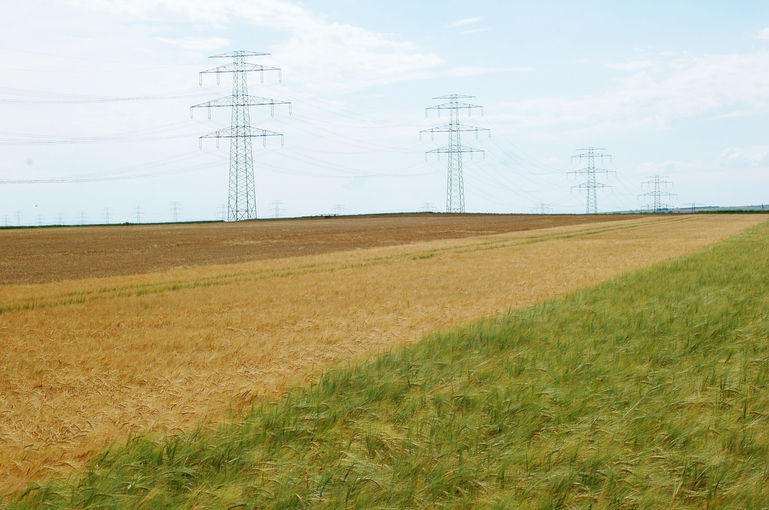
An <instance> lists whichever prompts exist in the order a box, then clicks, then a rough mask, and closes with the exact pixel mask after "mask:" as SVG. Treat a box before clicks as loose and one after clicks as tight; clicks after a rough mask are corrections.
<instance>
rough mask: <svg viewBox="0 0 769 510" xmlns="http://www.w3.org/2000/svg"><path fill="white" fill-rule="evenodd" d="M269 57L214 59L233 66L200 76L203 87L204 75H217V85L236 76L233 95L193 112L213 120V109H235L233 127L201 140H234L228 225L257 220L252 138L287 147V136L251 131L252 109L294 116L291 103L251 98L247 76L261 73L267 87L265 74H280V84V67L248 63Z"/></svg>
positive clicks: (232, 55)
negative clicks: (282, 108) (281, 109)
mask: <svg viewBox="0 0 769 510" xmlns="http://www.w3.org/2000/svg"><path fill="white" fill-rule="evenodd" d="M264 55H269V53H257V52H253V51H241V50H239V51H233V52H231V53H224V54H222V55H213V56H211V57H209V58H231V59H232V62H231V63H229V64H225V65H222V66H218V67H214V68H211V69H208V70H205V71H202V72H201V73H200V84H201V85H202V84H203V75H204V74H215V75H216V83H217V84H219V77H220V76H221V75H222V74H225V73H226V74H232V95H229V96H225V97H222V98H219V99H214V100H213V101H208V102H205V103H200V104H196V105H194V106H192V108H206V109H208V118H209V119H210V118H211V108H231V109H232V112H231V120H230V127H229V128H224V129H219V130H217V131H214V132H212V133H209V134H207V135H203V136H201V137H200V143H201V144H202V141H203V139H204V138H214V139H216V146H217V147H218V146H219V141H220V140H221V139H222V138H228V139H229V140H230V175H229V198H228V201H227V221H240V220H251V219H255V218H256V187H255V184H254V159H253V148H252V145H251V139H252V138H261V139H262V141H263V144H264V146H265V147H266V146H267V137H270V136H279V137H280V143H281V145H283V135H282V134H281V133H276V132H274V131H267V130H266V129H261V128H255V127H251V112H250V107H252V106H269V107H270V113H271V114H272V115H274V114H275V106H278V105H288V108H289V114H291V103H290V102H288V101H278V100H276V99H270V98H267V97H259V96H250V95H249V94H248V80H247V73H250V72H258V73H260V78H261V82H262V83H264V73H265V71H277V72H278V81H280V78H281V77H280V69H279V68H277V67H269V66H263V65H260V64H253V63H251V62H247V61H246V57H261V56H264Z"/></svg>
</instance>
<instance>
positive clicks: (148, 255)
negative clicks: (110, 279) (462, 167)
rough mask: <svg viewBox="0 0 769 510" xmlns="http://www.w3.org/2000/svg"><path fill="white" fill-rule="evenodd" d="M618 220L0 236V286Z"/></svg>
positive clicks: (433, 219)
mask: <svg viewBox="0 0 769 510" xmlns="http://www.w3.org/2000/svg"><path fill="white" fill-rule="evenodd" d="M623 219H627V217H626V216H618V215H546V216H536V215H525V214H523V215H522V214H494V215H491V214H463V215H458V214H392V215H371V216H341V217H332V218H322V217H319V218H300V219H285V220H259V221H245V222H238V223H183V224H175V225H174V224H171V225H168V224H166V225H115V226H93V227H62V228H30V229H8V230H4V229H0V285H2V284H6V283H41V282H52V281H57V280H74V279H82V278H90V277H93V276H114V275H127V274H137V273H146V272H149V271H158V270H161V269H168V268H173V267H178V266H193V265H204V264H229V263H233V262H245V261H248V260H264V259H274V258H283V257H295V256H298V255H315V254H319V253H328V252H334V251H343V250H353V249H357V248H371V247H376V246H393V245H398V244H408V243H412V242H418V241H431V240H434V239H458V238H462V237H469V236H478V235H485V234H501V233H504V232H516V231H521V230H532V229H538V228H546V227H557V226H564V225H577V224H581V223H592V222H603V221H617V220H623Z"/></svg>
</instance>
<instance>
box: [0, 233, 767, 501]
mask: <svg viewBox="0 0 769 510" xmlns="http://www.w3.org/2000/svg"><path fill="white" fill-rule="evenodd" d="M767 253H769V223H763V224H761V225H759V226H758V227H756V228H753V229H751V230H749V231H747V232H746V233H743V234H741V235H739V236H737V237H736V238H733V239H730V240H728V241H725V242H722V243H720V244H719V245H717V246H715V247H712V248H710V249H707V250H704V251H702V252H699V253H697V254H694V255H691V256H687V257H684V258H681V259H678V260H675V261H672V262H669V263H665V264H661V265H658V266H655V267H653V268H650V269H647V270H642V271H638V272H635V273H632V274H629V275H626V276H624V277H622V278H619V279H617V280H614V281H612V282H610V283H607V284H603V285H600V286H597V287H593V288H590V289H586V290H584V291H581V292H577V293H575V294H572V295H570V296H568V297H566V298H563V299H559V300H556V301H552V302H549V303H544V304H541V305H537V306H533V307H530V308H527V309H524V310H521V311H516V312H514V313H511V314H508V315H506V316H504V317H499V318H493V319H487V320H483V321H480V322H478V323H476V324H473V325H471V326H468V327H466V328H463V329H460V330H457V331H454V332H449V333H445V334H439V335H433V336H431V337H428V338H426V339H424V340H423V341H421V342H420V343H418V344H415V345H413V346H410V347H407V348H404V349H399V350H396V351H393V352H391V353H388V354H386V355H384V356H381V357H379V358H377V359H375V360H372V361H371V362H368V363H365V364H362V365H360V366H355V367H350V368H348V369H343V370H335V371H332V372H329V373H328V374H326V375H325V376H324V377H323V378H322V379H321V380H320V381H319V382H318V383H317V384H315V385H313V386H311V387H308V388H299V389H296V390H295V391H293V392H291V393H290V394H289V395H287V396H286V397H285V398H283V399H281V400H280V401H278V402H275V403H269V404H265V405H262V406H260V407H258V408H255V409H253V410H252V411H251V412H250V413H248V414H247V415H245V416H243V417H241V418H238V419H237V420H235V421H233V422H232V423H231V424H228V425H226V426H219V427H216V428H201V429H199V430H197V431H194V432H192V433H190V434H185V435H180V436H176V437H172V438H152V437H138V438H134V439H132V440H130V441H129V442H128V444H126V445H125V446H122V447H118V448H115V449H113V450H111V451H107V452H105V453H104V454H103V455H101V456H100V457H99V458H98V459H96V460H94V462H93V464H92V466H91V467H90V469H89V470H88V471H87V472H86V473H84V474H83V473H81V474H79V475H77V476H76V477H72V478H66V479H57V480H54V481H51V482H48V483H45V484H41V485H35V486H32V487H31V488H30V489H29V490H28V491H26V492H25V493H24V494H22V495H16V496H15V498H14V499H12V500H11V499H6V500H5V501H3V503H4V504H6V505H8V506H10V507H12V508H15V507H21V508H23V507H38V506H42V505H53V506H64V507H65V506H72V507H104V506H106V507H113V506H115V507H125V506H128V507H136V506H141V505H147V506H149V507H233V506H238V505H242V506H246V507H254V506H255V507H259V508H303V507H308V506H312V507H320V508H324V507H326V508H343V507H347V508H369V507H377V508H382V507H384V508H401V507H415V508H423V507H444V506H452V507H453V506H459V507H469V506H481V507H492V508H493V507H497V508H510V507H517V508H556V507H564V506H575V505H576V506H585V507H590V506H592V507H596V508H601V507H642V508H658V507H671V506H672V507H696V508H702V507H709V508H719V507H734V506H739V507H744V508H761V507H766V506H767V505H769V423H767V420H768V419H769V293H767V291H766V288H767V283H769V264H767V256H766V254H767Z"/></svg>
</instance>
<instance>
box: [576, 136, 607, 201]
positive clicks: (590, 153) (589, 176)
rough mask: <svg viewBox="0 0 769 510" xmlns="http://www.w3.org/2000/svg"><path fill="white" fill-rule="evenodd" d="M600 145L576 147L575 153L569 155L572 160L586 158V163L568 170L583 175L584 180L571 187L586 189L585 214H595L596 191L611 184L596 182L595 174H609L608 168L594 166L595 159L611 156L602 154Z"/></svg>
mask: <svg viewBox="0 0 769 510" xmlns="http://www.w3.org/2000/svg"><path fill="white" fill-rule="evenodd" d="M604 150H606V149H602V148H600V147H585V148H584V149H577V154H575V155H574V156H572V157H571V160H572V162H573V161H574V160H575V159H577V160H579V161H582V160H587V165H586V166H584V167H582V168H580V169H578V170H574V171H573V172H569V173H570V174H574V175H585V177H586V178H585V182H583V183H580V184H577V185H575V186H572V188H579V189H584V190H586V191H587V203H586V206H585V212H586V213H587V214H595V213H597V212H598V198H597V195H598V193H597V191H598V190H599V189H602V188H610V187H611V186H609V185H607V184H604V183H602V182H598V181H597V179H596V174H605V175H608V174H609V170H607V169H605V168H598V167H596V166H595V160H596V159H598V160H601V161H603V160H604V159H606V158H611V155H610V154H604V153H602V152H600V151H604Z"/></svg>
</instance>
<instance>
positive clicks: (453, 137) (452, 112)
mask: <svg viewBox="0 0 769 510" xmlns="http://www.w3.org/2000/svg"><path fill="white" fill-rule="evenodd" d="M473 97H475V96H463V95H460V94H449V95H448V96H439V97H434V98H433V99H435V100H448V102H445V103H441V104H437V105H435V106H431V107H429V108H426V109H425V117H427V116H428V115H429V113H430V111H431V110H432V111H437V112H438V116H440V114H441V110H448V111H449V123H448V124H445V125H443V126H436V127H434V128H430V129H425V130H423V131H420V134H422V133H430V135H431V136H432V137H434V136H435V133H448V134H449V144H448V145H446V146H445V147H439V148H437V149H432V150H429V151H427V152H425V159H427V155H428V154H437V155H438V157H439V158H440V155H441V154H448V156H449V161H448V168H447V173H446V212H447V213H453V212H457V213H463V212H465V183H464V178H463V176H462V154H463V153H465V152H469V153H470V155H471V157H472V153H474V152H480V153H481V154H484V155H485V152H484V151H483V150H481V149H476V148H473V147H469V146H466V145H462V141H461V133H462V132H463V131H475V136H476V138H477V137H478V133H479V132H480V131H486V132H489V131H490V130H489V129H488V128H479V127H475V126H466V125H464V124H460V122H459V112H460V111H462V110H467V114H468V115H471V114H472V111H473V110H475V109H479V110H481V115H482V114H483V107H482V106H479V105H475V104H469V103H463V102H460V101H459V100H460V99H471V98H473Z"/></svg>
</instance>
